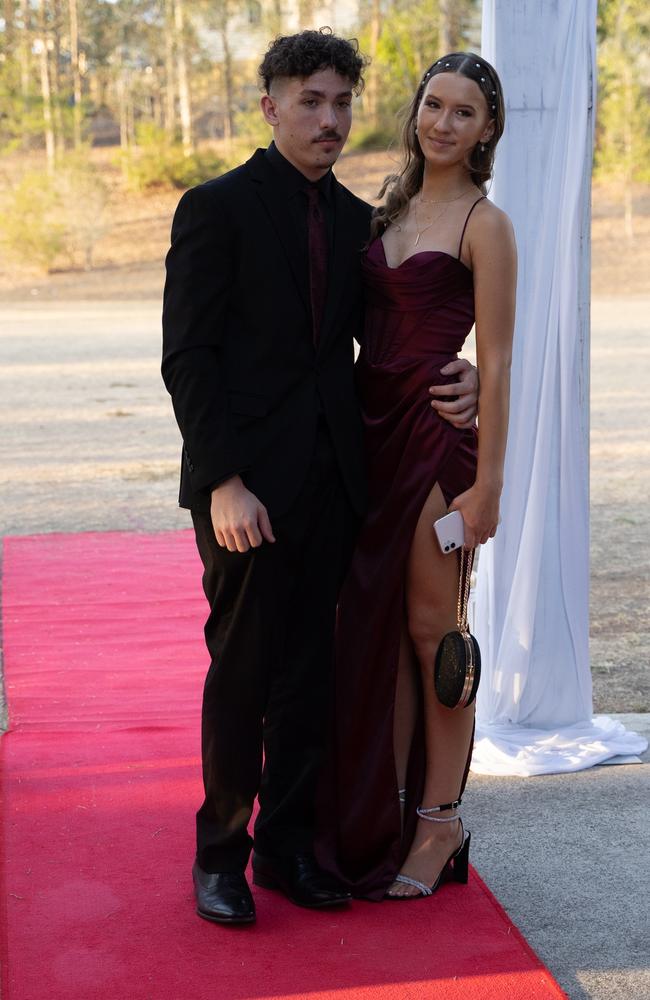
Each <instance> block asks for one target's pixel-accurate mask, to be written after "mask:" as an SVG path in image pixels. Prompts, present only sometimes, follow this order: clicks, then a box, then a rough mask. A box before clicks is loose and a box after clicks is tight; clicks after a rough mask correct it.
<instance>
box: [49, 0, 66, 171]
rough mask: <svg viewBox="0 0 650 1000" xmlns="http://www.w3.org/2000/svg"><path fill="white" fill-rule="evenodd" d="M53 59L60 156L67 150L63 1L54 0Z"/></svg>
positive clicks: (52, 81)
mask: <svg viewBox="0 0 650 1000" xmlns="http://www.w3.org/2000/svg"><path fill="white" fill-rule="evenodd" d="M53 8H54V18H53V22H54V23H53V38H52V42H51V46H52V59H51V60H50V86H51V89H52V113H53V116H54V142H55V144H56V151H57V154H58V155H59V156H61V155H62V154H63V153H64V152H65V126H64V124H63V110H62V101H61V3H60V0H53Z"/></svg>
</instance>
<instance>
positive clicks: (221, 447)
mask: <svg viewBox="0 0 650 1000" xmlns="http://www.w3.org/2000/svg"><path fill="white" fill-rule="evenodd" d="M332 180H333V183H332V194H333V198H334V209H335V227H334V243H333V250H332V256H331V260H330V276H329V281H328V294H327V300H326V303H325V310H324V315H323V322H322V328H321V335H320V341H319V345H318V349H317V350H316V349H315V348H314V346H313V343H312V325H311V312H310V304H309V301H306V294H305V289H304V270H303V271H302V274H303V281H302V282H301V281H300V275H301V268H302V269H304V267H305V261H304V258H301V253H300V249H299V246H298V242H299V241H298V240H297V239H296V234H295V228H294V225H293V222H292V220H291V218H290V217H289V213H288V212H287V210H286V203H285V202H284V201H283V199H282V198H281V197H280V192H279V186H278V185H279V182H278V175H277V172H276V171H275V170H274V168H273V166H272V165H271V164H270V163H269V162H268V159H267V157H266V156H265V155H264V150H257V152H256V153H255V154H254V155H253V157H252V158H251V159H250V160H249V161H248V162H247V163H245V164H243V165H242V166H240V167H237V168H236V169H235V170H232V171H230V172H229V173H227V174H224V175H223V176H222V177H219V178H217V179H215V180H212V181H208V182H207V183H205V184H201V185H200V186H199V187H196V188H193V189H192V190H190V191H187V192H186V193H185V194H184V195H183V197H182V198H181V201H180V203H179V205H178V208H177V210H176V214H175V216H174V221H173V224H172V239H171V248H170V250H169V253H168V255H167V261H166V264H167V280H166V283H165V294H164V306H163V363H162V373H163V378H164V381H165V385H166V386H167V389H168V390H169V392H170V393H171V397H172V402H173V406H174V412H175V414H176V419H177V421H178V425H179V427H180V430H181V434H182V437H183V458H182V461H181V488H180V498H179V502H180V504H181V506H183V507H191V508H193V509H198V510H208V509H209V505H210V487H211V486H212V485H214V484H215V483H218V482H220V481H222V480H225V479H227V478H228V477H229V476H231V475H234V474H235V473H240V474H241V475H242V478H243V480H244V482H245V483H246V485H247V487H248V488H249V489H250V490H251V491H252V492H253V493H255V495H256V496H257V497H258V498H259V499H260V500H261V501H262V503H264V504H265V505H266V507H267V508H268V510H269V512H270V514H271V515H274V514H275V515H278V514H282V513H284V512H286V511H287V510H288V509H289V507H290V506H291V503H292V502H293V500H294V499H295V498H296V496H297V493H298V491H299V490H300V487H301V485H302V484H303V482H304V480H305V477H306V474H307V469H308V466H309V462H310V459H311V456H312V454H313V450H314V443H315V436H316V428H317V423H318V417H319V413H322V414H323V415H324V418H325V420H326V421H327V424H328V426H329V429H330V432H331V437H332V440H333V444H334V449H335V451H336V455H337V458H338V462H339V466H340V470H341V474H342V477H343V481H344V482H345V485H346V488H347V491H348V494H349V497H350V500H351V502H352V504H353V506H354V508H355V509H356V510H357V511H358V512H359V513H361V512H362V510H363V508H364V504H365V481H364V480H365V477H364V468H363V450H362V437H361V424H360V420H359V413H358V407H357V403H356V399H355V394H354V384H353V338H354V337H357V338H358V337H359V336H360V334H361V325H362V321H363V301H362V288H361V273H360V254H361V250H362V248H363V246H364V244H365V243H366V241H367V238H368V227H369V220H370V213H371V209H370V206H369V205H367V204H366V203H365V202H363V201H360V200H359V199H358V198H356V197H355V196H354V195H353V194H352V193H351V192H350V191H348V190H347V189H346V188H344V187H343V186H342V185H341V184H339V183H338V181H336V180H335V179H334V178H332ZM301 287H302V291H301Z"/></svg>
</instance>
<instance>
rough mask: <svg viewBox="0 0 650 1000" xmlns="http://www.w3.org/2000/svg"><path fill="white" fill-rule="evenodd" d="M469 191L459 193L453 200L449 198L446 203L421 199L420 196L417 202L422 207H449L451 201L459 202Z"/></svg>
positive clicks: (432, 199) (436, 199)
mask: <svg viewBox="0 0 650 1000" xmlns="http://www.w3.org/2000/svg"><path fill="white" fill-rule="evenodd" d="M421 190H422V189H421V188H420V191H421ZM469 190H470V189H469V188H467V189H466V190H465V191H461V192H460V194H457V195H456V197H455V198H450V199H449V200H448V201H444V200H443V199H441V198H423V197H422V194H420V197H419V199H418V201H420V203H421V204H422V205H451V203H452V201H460V199H461V198H464V197H465V195H466V194H469Z"/></svg>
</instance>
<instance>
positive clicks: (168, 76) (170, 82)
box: [165, 0, 176, 136]
mask: <svg viewBox="0 0 650 1000" xmlns="http://www.w3.org/2000/svg"><path fill="white" fill-rule="evenodd" d="M165 131H166V132H168V133H169V135H170V136H174V134H175V132H176V92H175V87H174V3H173V0H165Z"/></svg>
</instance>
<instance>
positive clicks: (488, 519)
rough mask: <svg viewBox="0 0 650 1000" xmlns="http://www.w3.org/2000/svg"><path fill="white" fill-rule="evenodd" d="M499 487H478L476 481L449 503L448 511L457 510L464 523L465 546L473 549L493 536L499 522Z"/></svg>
mask: <svg viewBox="0 0 650 1000" xmlns="http://www.w3.org/2000/svg"><path fill="white" fill-rule="evenodd" d="M500 496H501V489H500V488H499V487H496V486H491V487H480V486H478V485H477V484H476V483H475V484H474V486H472V487H471V488H470V489H469V490H466V491H465V492H464V493H460V494H459V496H457V497H456V498H455V499H454V500H452V502H451V504H450V505H449V512H450V513H451V511H452V510H459V511H460V513H461V514H462V516H463V523H464V525H465V548H466V549H475V548H476V546H477V545H484V544H485V542H487V540H488V538H494V536H495V535H496V532H497V525H498V523H499V498H500Z"/></svg>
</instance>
